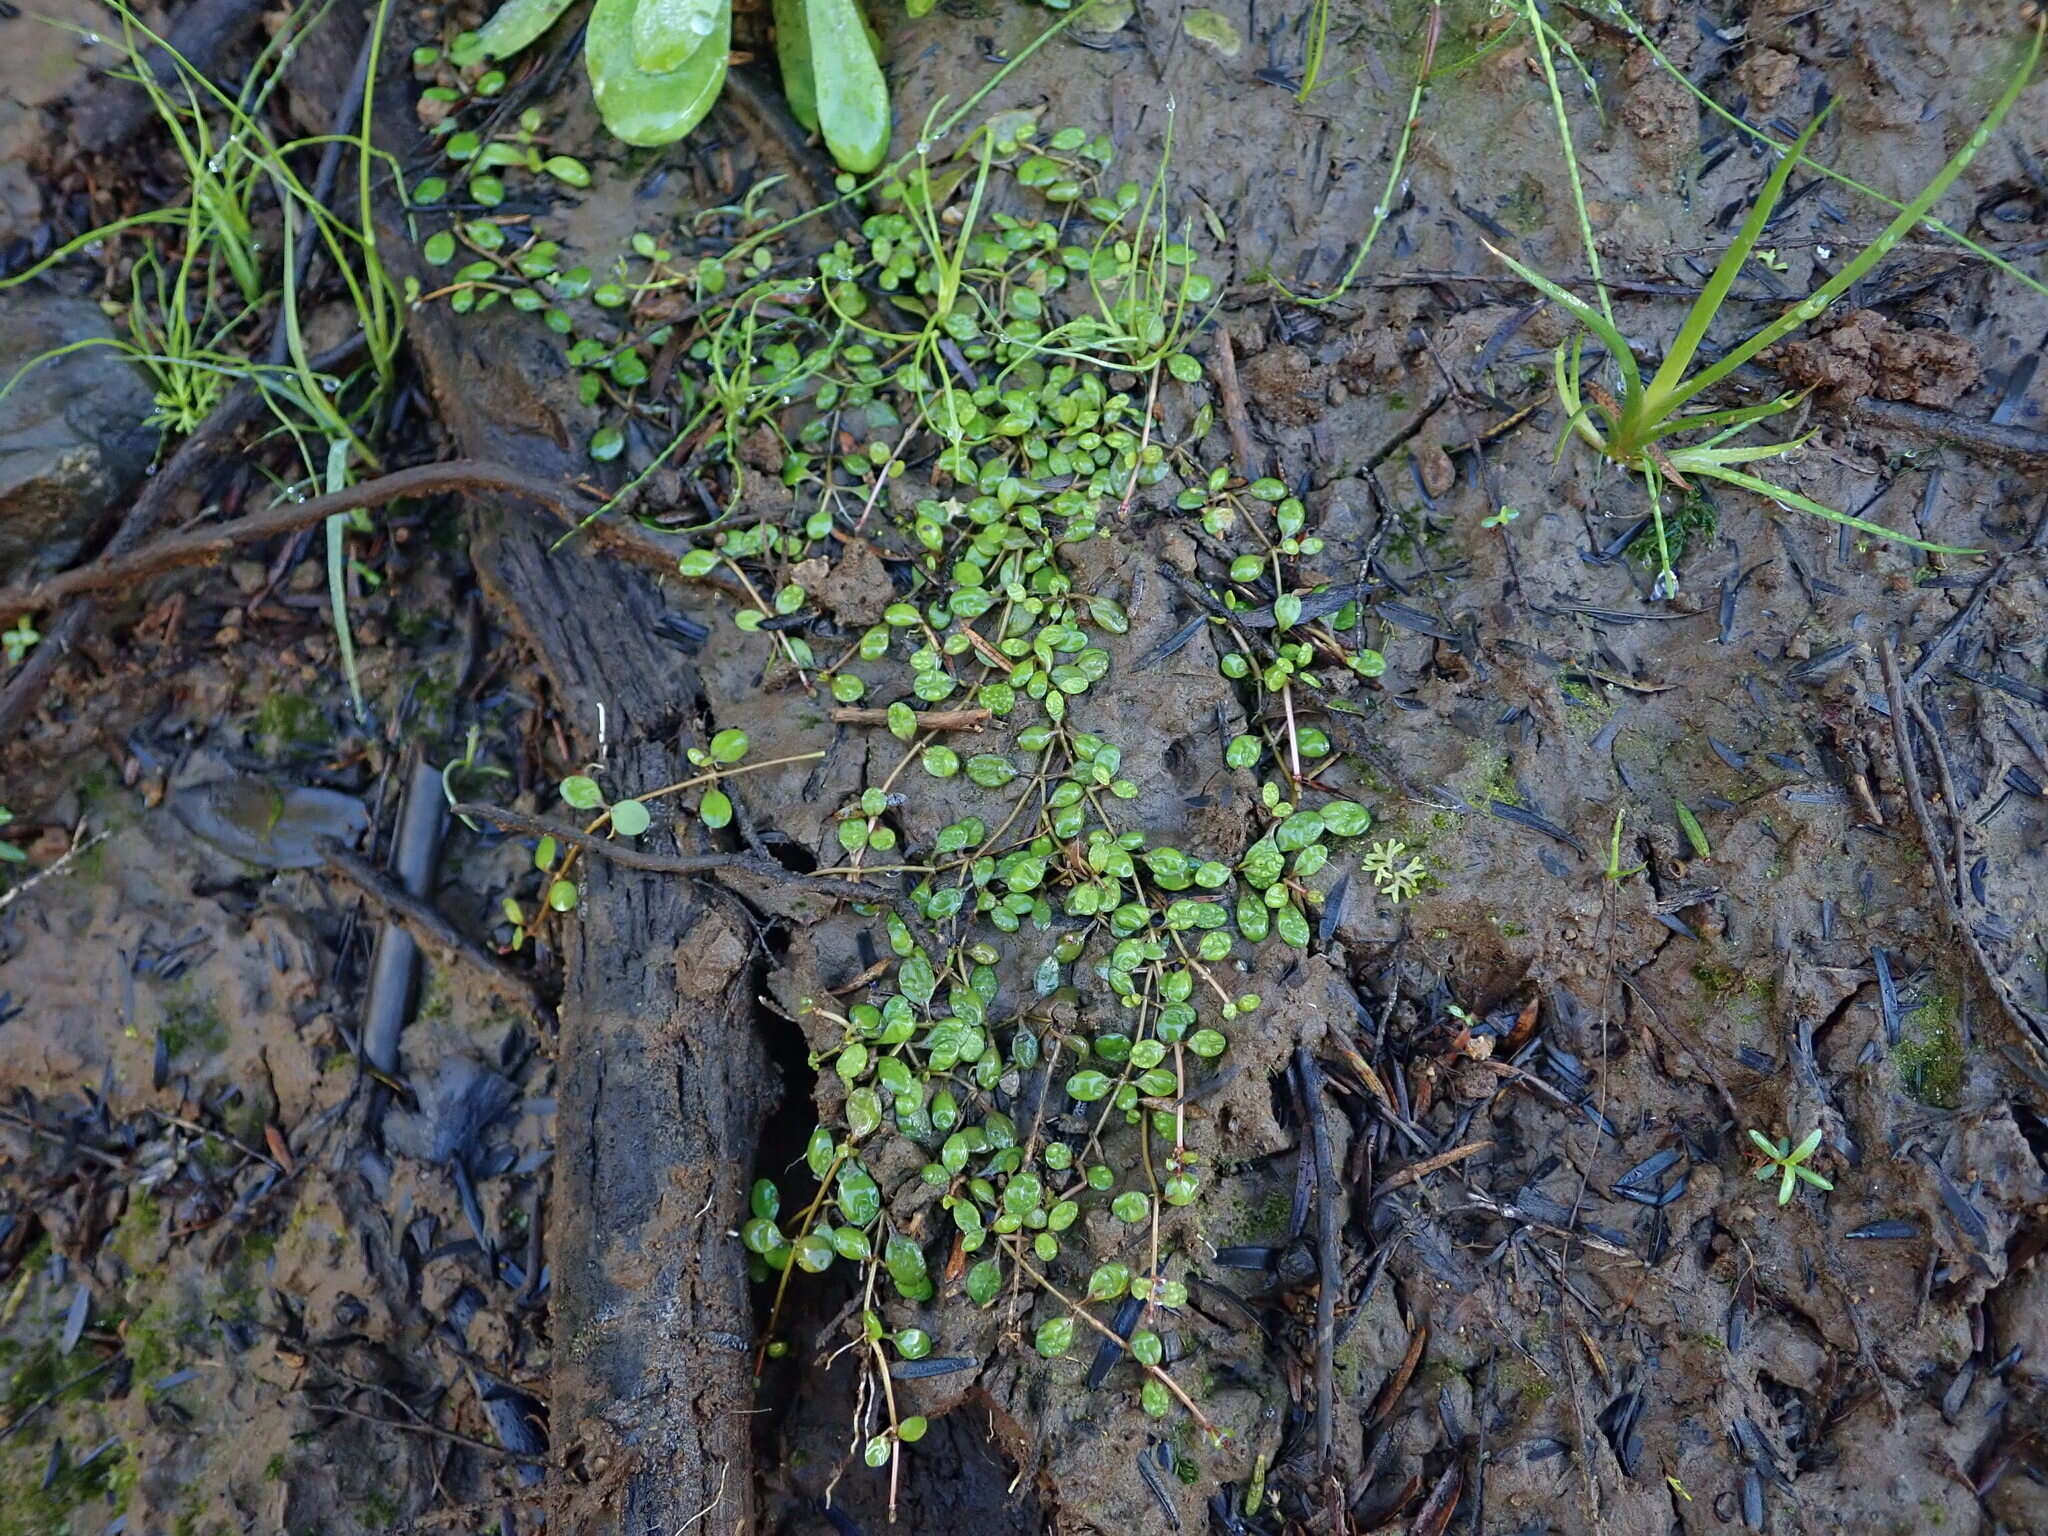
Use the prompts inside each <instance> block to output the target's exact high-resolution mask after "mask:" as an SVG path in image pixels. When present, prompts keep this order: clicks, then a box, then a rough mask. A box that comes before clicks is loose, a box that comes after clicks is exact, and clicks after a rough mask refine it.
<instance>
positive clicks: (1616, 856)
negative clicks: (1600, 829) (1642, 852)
mask: <svg viewBox="0 0 2048 1536" xmlns="http://www.w3.org/2000/svg"><path fill="white" fill-rule="evenodd" d="M1627 820H1628V812H1627V811H1626V810H1619V811H1616V812H1615V813H1614V835H1613V836H1612V837H1610V838H1608V840H1607V878H1608V879H1609V880H1611V881H1613V882H1614V883H1615V884H1616V885H1619V884H1621V882H1622V881H1624V880H1626V879H1628V878H1629V876H1631V875H1639V874H1641V873H1642V872H1643V871H1644V870H1645V869H1647V868H1649V866H1648V865H1647V864H1638V865H1636V866H1635V867H1634V868H1633V869H1623V868H1622V867H1621V829H1622V824H1623V823H1624V822H1626V821H1627Z"/></svg>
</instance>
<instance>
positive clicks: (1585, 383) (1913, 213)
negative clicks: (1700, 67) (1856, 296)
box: [1487, 0, 2042, 597]
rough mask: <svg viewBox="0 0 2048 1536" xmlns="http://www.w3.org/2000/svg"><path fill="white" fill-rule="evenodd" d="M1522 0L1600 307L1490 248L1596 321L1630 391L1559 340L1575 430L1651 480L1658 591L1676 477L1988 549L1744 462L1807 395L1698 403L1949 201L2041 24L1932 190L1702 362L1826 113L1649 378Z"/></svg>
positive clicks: (1534, 18)
mask: <svg viewBox="0 0 2048 1536" xmlns="http://www.w3.org/2000/svg"><path fill="white" fill-rule="evenodd" d="M1523 4H1524V8H1525V11H1526V13H1527V19H1528V23H1529V26H1530V29H1531V31H1532V33H1533V34H1534V36H1535V38H1536V40H1537V47H1538V52H1539V56H1540V57H1541V58H1542V60H1543V63H1544V68H1545V74H1546V79H1547V80H1548V83H1549V87H1550V91H1551V97H1552V102H1553V105H1554V106H1555V108H1556V114H1557V121H1558V131H1559V135H1560V137H1561V139H1562V141H1563V146H1564V152H1565V157H1566V162H1567V166H1568V169H1569V170H1570V173H1571V180H1572V187H1573V192H1574V197H1575V200H1576V203H1577V207H1578V214H1579V221H1580V238H1581V242H1582V244H1583V246H1584V249H1585V251H1586V255H1587V262H1588V265H1589V267H1590V268H1591V270H1592V272H1593V276H1594V281H1595V284H1596V286H1597V295H1596V296H1597V299H1598V304H1597V306H1596V305H1594V304H1589V303H1587V302H1586V301H1585V300H1583V299H1581V298H1579V297H1578V296H1577V295H1575V294H1573V293H1571V292H1569V291H1567V290H1566V289H1564V288H1563V287H1561V286H1559V285H1558V284H1557V283H1555V282H1552V281H1551V280H1550V279H1549V278H1547V277H1545V276H1544V275H1543V274H1542V273H1540V272H1537V271H1534V270H1533V269H1531V268H1529V267H1527V266H1525V265H1523V264H1522V263H1521V262H1519V261H1517V260H1515V259H1514V258H1513V257H1512V256H1509V255H1508V254H1507V253H1505V252H1504V251H1501V250H1498V249H1496V248H1494V247H1493V246H1491V245H1489V246H1488V247H1487V249H1488V250H1491V251H1493V254H1494V255H1495V256H1497V257H1499V258H1500V260H1501V261H1502V263H1503V264H1505V265H1506V266H1507V267H1509V268H1510V269H1511V270H1513V271H1514V272H1515V273H1516V274H1517V275H1518V276H1520V277H1521V278H1522V279H1523V280H1524V281H1526V282H1527V283H1529V284H1530V286H1532V287H1533V288H1535V289H1536V290H1537V291H1538V292H1539V293H1541V294H1542V295H1543V296H1544V297H1545V298H1547V299H1549V300H1551V301H1552V302H1553V303H1555V304H1557V305H1558V306H1559V307H1560V308H1561V309H1563V310H1564V311H1565V312H1566V313H1568V314H1570V315H1571V316H1572V317H1573V318H1574V319H1576V320H1577V321H1578V322H1579V323H1580V325H1581V326H1583V327H1584V328H1585V330H1587V331H1590V332H1591V333H1592V334H1593V336H1594V337H1595V338H1596V339H1597V340H1598V341H1599V342H1600V344H1601V346H1602V347H1603V348H1604V349H1605V350H1606V354H1607V358H1608V360H1609V361H1611V362H1612V363H1613V364H1614V366H1615V368H1616V370H1617V371H1618V373H1619V376H1620V395H1619V397H1618V398H1617V397H1616V395H1615V394H1614V393H1612V392H1611V391H1610V390H1609V388H1608V387H1607V386H1605V385H1603V384H1601V383H1600V382H1598V381H1597V380H1596V379H1595V378H1594V377H1593V376H1592V373H1591V371H1590V370H1589V369H1588V368H1587V367H1586V365H1585V362H1584V358H1583V352H1582V347H1583V336H1574V337H1573V338H1571V339H1570V340H1569V341H1567V342H1565V343H1564V344H1562V345H1560V346H1559V347H1558V349H1557V352H1556V354H1555V366H1554V379H1555V383H1556V389H1557V396H1558V399H1559V401H1560V402H1561V403H1562V404H1563V406H1564V408H1565V411H1566V414H1567V431H1568V432H1570V433H1575V434H1576V435H1577V436H1578V437H1579V439H1580V440H1581V441H1582V442H1584V443H1585V444H1586V445H1587V446H1588V447H1590V448H1592V449H1593V450H1594V451H1595V452H1597V453H1599V454H1600V455H1602V456H1603V457H1605V458H1606V459H1608V460H1610V461H1612V462H1613V463H1615V464H1619V465H1621V466H1622V467H1623V468H1624V469H1626V470H1628V471H1630V472H1631V473H1633V474H1636V475H1640V476H1641V477H1642V480H1643V484H1644V488H1645V489H1646V490H1647V492H1648V494H1649V500H1650V512H1651V516H1652V518H1653V519H1654V522H1655V527H1656V534H1657V587H1656V590H1657V591H1658V592H1659V593H1660V594H1661V595H1663V596H1666V597H1670V596H1675V595H1676V593H1677V591H1678V577H1677V574H1676V572H1675V571H1674V570H1673V569H1672V564H1673V561H1672V555H1671V546H1670V539H1669V534H1668V531H1667V528H1666V524H1665V518H1664V488H1665V487H1666V486H1667V485H1670V486H1675V487H1677V488H1678V489H1679V490H1681V491H1685V492H1688V493H1690V492H1691V491H1692V490H1693V489H1694V482H1695V481H1696V480H1697V479H1702V478H1704V479H1713V480H1719V481H1722V482H1724V483H1726V484H1728V485H1733V486H1736V487H1738V488H1740V489H1742V490H1745V491H1749V492H1751V493H1753V494H1755V495H1758V496H1762V497H1764V498H1766V499H1768V500H1770V501H1774V502H1777V503H1778V504H1779V505H1781V506H1786V507H1792V508H1794V509H1796V510H1798V511H1801V512H1806V513H1809V514H1811V515H1812V516H1815V517H1819V518H1824V519H1826V520H1827V521H1829V522H1833V523H1840V524H1844V525H1846V526H1848V527H1851V528H1855V529H1857V530H1859V531H1860V532H1863V533H1867V534H1870V535H1872V536H1874V537H1876V538H1880V539H1889V540H1892V541H1894V542H1896V543H1900V544H1906V545H1910V546H1911V547H1913V548H1915V549H1921V550H1927V551H1929V552H1932V553H1936V554H1954V555H1967V554H1975V553H1977V551H1975V550H1971V549H1961V548H1956V547H1954V546H1951V545H1944V544H1934V543H1930V542H1928V541H1927V540H1924V539H1917V538H1913V537H1912V536H1910V535H1908V534H1903V533H1900V532H1898V531H1896V530H1894V529H1890V528H1886V527H1884V526H1882V525H1881V524H1878V523H1873V522H1868V521H1866V520H1865V519H1863V518H1859V517H1855V516H1852V515H1851V514H1849V513H1847V512H1842V511H1839V510H1837V509H1836V508H1833V507H1829V506H1825V505H1823V504H1821V503H1820V502H1817V501H1814V500H1812V499H1811V498H1809V497H1806V496H1803V495H1801V494H1800V493H1799V492H1797V491H1794V490H1790V489H1788V488H1787V487H1785V486H1782V485H1779V484H1777V483H1776V482H1774V481H1770V480H1766V479H1763V478H1761V477H1760V476H1757V475H1755V474H1752V473H1750V472H1749V471H1748V470H1746V469H1744V468H1742V467H1741V466H1743V465H1746V464H1750V463H1754V462H1756V461H1757V460H1760V459H1769V458H1776V457H1779V456H1781V455H1783V454H1787V453H1791V452H1792V451H1793V450H1795V449H1797V448H1799V447H1800V446H1802V445H1803V444H1804V443H1805V442H1806V440H1807V438H1806V437H1799V438H1794V439H1791V440H1788V441H1783V442H1774V443H1761V444H1755V443H1753V444H1737V443H1735V442H1734V441H1733V440H1734V439H1735V438H1736V437H1737V436H1739V435H1740V434H1741V433H1742V432H1743V431H1744V430H1746V429H1747V428H1749V427H1752V426H1755V425H1756V424H1758V423H1760V422H1763V421H1766V420H1769V419H1770V418H1772V417H1774V416H1778V415H1781V414H1782V413H1784V412H1786V411H1788V410H1790V409H1791V408H1792V407H1793V406H1794V405H1796V404H1797V403H1798V402H1799V400H1800V399H1801V398H1802V397H1801V396H1798V395H1791V394H1787V395H1779V396H1777V397H1775V398H1774V399H1771V400H1767V401H1764V402H1762V403H1761V404H1757V405H1749V406H1739V407H1731V408H1722V409H1704V410H1702V409H1689V408H1688V407H1690V406H1692V404H1693V402H1694V401H1696V400H1697V399H1699V397H1700V396H1701V395H1703V394H1705V393H1706V392H1707V391H1708V390H1710V389H1712V388H1713V387H1714V386H1715V385H1717V384H1720V383H1722V382H1723V381H1724V380H1726V379H1728V378H1729V377H1731V376H1732V375H1733V374H1734V373H1735V371H1736V370H1737V369H1739V368H1741V367H1742V366H1743V365H1744V364H1745V363H1748V362H1749V361H1751V360H1752V359H1754V358H1755V357H1757V356H1758V355H1759V354H1761V353H1762V352H1764V351H1765V350H1767V349H1768V348H1770V347H1772V346H1775V345H1776V344H1777V343H1779V342H1781V341H1783V340H1785V339H1786V338H1787V337H1788V336H1790V335H1792V334H1793V333H1794V332H1795V331H1797V330H1799V329H1800V328H1801V327H1802V326H1805V325H1807V324H1809V323H1810V322H1811V321H1813V320H1815V319H1816V318H1818V317H1819V316H1820V315H1821V314H1822V313H1824V312H1825V311H1826V310H1827V308H1828V306H1829V305H1831V304H1832V303H1834V301H1835V300H1836V299H1838V298H1840V297H1841V296H1842V295H1843V294H1844V293H1846V292H1848V291H1849V289H1850V288H1851V287H1853V286H1854V285H1855V284H1856V283H1857V282H1858V281H1859V280H1861V279H1862V278H1863V277H1864V276H1865V275H1866V274H1867V273H1868V272H1869V271H1870V270H1871V268H1872V267H1874V266H1876V264H1877V263H1878V262H1879V261H1881V260H1882V259H1883V258H1884V257H1885V256H1886V255H1887V254H1888V253H1889V252H1890V251H1891V250H1892V249H1893V248H1894V247H1896V246H1897V245H1898V243H1899V242H1900V241H1901V240H1903V239H1905V238H1906V236H1907V235H1908V234H1910V233H1911V232H1912V231H1913V230H1914V228H1915V227H1916V226H1919V225H1920V224H1921V223H1922V222H1923V221H1924V220H1925V219H1926V217H1927V215H1928V212H1929V210H1931V209H1932V208H1933V206H1934V205H1935V203H1936V202H1937V201H1939V200H1940V198H1941V196H1942V194H1943V193H1945V192H1946V191H1947V190H1948V189H1949V187H1950V186H1951V185H1952V184H1953V183H1954V182H1955V180H1956V178H1957V177H1958V176H1960V175H1961V174H1962V173H1963V171H1964V169H1965V168H1966V167H1967V166H1968V165H1969V164H1970V162H1971V161H1972V160H1973V159H1975V158H1976V156H1977V154H1978V152H1979V151H1980V150H1982V149H1983V147H1984V146H1985V145H1986V144H1987V143H1989V142H1990V140H1991V136H1992V135H1993V134H1994V133H1996V132H1997V130H1998V127H1999V124H2000V123H2002V122H2003V121H2004V120H2005V115H2006V113H2007V112H2008V111H2010V110H2011V108H2012V105H2013V103H2014V102H2015V101H2017V100H2018V99H2019V94H2020V92H2021V90H2022V89H2023V88H2024V87H2025V86H2026V84H2027V81H2028V80H2029V79H2030V78H2032V75H2033V71H2034V65H2035V63H2036V62H2037V61H2038V59H2039V57H2040V52H2041V40H2042V32H2041V29H2040V27H2038V26H2037V27H2036V29H2035V32H2034V36H2033V39H2032V41H2031V44H2030V45H2029V47H2028V49H2027V54H2026V58H2025V60H2024V62H2023V63H2022V64H2021V66H2020V68H2019V70H2018V71H2017V72H2016V73H2015V74H2014V76H2013V79H2012V81H2011V83H2010V84H2009V85H2007V86H2006V88H2005V90H2004V92H2003V93H2002V94H2001V95H2000V96H1999V98H1998V100H1997V101H1996V103H1994V104H1993V106H1992V108H1991V111H1990V113H1989V114H1988V115H1987V116H1986V117H1985V119H1984V121H1983V122H1982V123H1981V124H1980V125H1979V126H1978V128H1977V130H1976V132H1974V133H1972V134H1971V135H1970V137H1969V139H1968V140H1967V141H1965V143H1964V144H1963V146H1962V148H1961V149H1959V150H1957V151H1956V153H1955V155H1954V156H1953V157H1952V158H1951V159H1950V160H1949V162H1948V163H1947V164H1946V165H1944V166H1943V167H1942V168H1941V170H1940V171H1939V172H1938V173H1937V174H1936V175H1935V176H1934V178H1933V179H1932V180H1931V181H1929V182H1928V183H1927V185H1926V186H1925V187H1923V188H1922V189H1921V191H1920V194H1919V195H1918V196H1917V197H1915V198H1914V199H1913V200H1912V201H1911V202H1909V203H1907V204H1905V205H1904V206H1903V207H1901V208H1900V210H1899V212H1898V215H1897V216H1896V217H1895V218H1894V219H1893V220H1892V221H1891V223H1890V224H1888V225H1887V226H1886V227H1885V229H1884V231H1883V232H1882V233H1881V234H1879V235H1878V237H1877V238H1876V239H1875V240H1873V241H1872V242H1871V243H1870V244H1869V245H1867V246H1865V247H1864V248H1863V249H1862V250H1861V251H1859V252H1857V254H1856V255H1855V256H1854V257H1852V258H1851V259H1850V260H1849V261H1847V262H1846V263H1844V264H1843V266H1842V268H1841V270H1840V271H1838V272H1837V273H1835V275H1834V276H1833V277H1831V278H1829V279H1828V281H1827V282H1825V283H1824V284H1822V285H1821V286H1820V287H1819V288H1817V289H1816V290H1814V292H1813V293H1812V294H1810V295H1808V296H1807V297H1806V298H1805V299H1803V300H1801V301H1800V302H1799V303H1797V304H1795V305H1793V306H1792V307H1791V308H1790V309H1788V310H1786V311H1785V312H1784V313H1783V314H1782V315H1780V316H1779V317H1778V318H1777V319H1775V320H1773V321H1771V322H1770V323H1769V324H1767V325H1765V326H1763V327H1762V328H1760V329H1759V330H1757V331H1755V332H1753V333H1752V334H1751V335H1749V336H1747V337H1745V338H1744V339H1742V340H1741V341H1738V342H1737V343H1735V344H1734V345H1733V346H1731V347H1729V348H1727V349H1726V350H1724V351H1722V352H1721V353H1720V355H1719V356H1718V357H1716V358H1715V359H1714V360H1713V361H1712V362H1710V363H1706V364H1704V365H1703V366H1700V367H1697V368H1695V366H1694V365H1695V363H1696V362H1697V361H1698V359H1699V356H1700V351H1701V348H1702V346H1703V344H1704V343H1705V341H1706V339H1707V333H1708V331H1709V330H1710V329H1711V328H1712V326H1713V324H1714V321H1715V319H1716V318H1717V317H1718V316H1719V314H1720V312H1721V308H1722V306H1723V305H1724V304H1725V303H1726V302H1727V299H1728V295H1729V292H1730V290H1731V289H1732V288H1733V287H1734V284H1735V279H1736V276H1737V274H1738V273H1739V272H1740V271H1741V269H1742V266H1743V264H1744V263H1745V262H1747V261H1748V260H1749V259H1750V256H1751V255H1752V254H1753V252H1754V251H1755V249H1756V245H1757V241H1758V239H1759V238H1760V237H1761V235H1762V234H1763V231H1764V227H1765V226H1766V224H1768V223H1769V221H1770V217H1771V214H1772V212H1773V211H1774V210H1775V209H1776V208H1777V206H1778V203H1779V201H1780V200H1781V199H1782V198H1783V196H1784V192H1785V184H1786V181H1787V180H1788V179H1789V178H1790V176H1791V174H1792V170H1793V167H1794V166H1796V165H1798V164H1800V163H1801V162H1802V160H1803V157H1804V155H1805V152H1806V147H1807V145H1808V144H1809V143H1811V142H1812V139H1813V136H1814V134H1815V132H1816V131H1817V130H1818V129H1819V127H1820V122H1821V120H1820V119H1816V120H1815V121H1814V122H1813V123H1812V124H1811V125H1809V126H1808V128H1807V130H1806V131H1805V132H1804V133H1803V134H1801V135H1800V137H1799V139H1798V141H1797V142H1796V143H1795V144H1793V145H1792V146H1791V148H1790V149H1789V150H1788V151H1786V152H1785V153H1784V154H1783V155H1782V156H1781V157H1780V159H1779V161H1778V164H1777V166H1776V167H1775V168H1774V169H1773V170H1772V172H1771V175H1770V177H1769V179H1768V180H1767V181H1766V182H1765V183H1764V187H1763V190H1762V191H1761V192H1759V193H1758V194H1757V198H1756V201H1755V203H1754V204H1753V205H1752V207H1751V208H1750V211H1749V216H1748V217H1747V218H1746V219H1744V220H1743V222H1742V227H1741V229H1740V230H1738V231H1737V232H1736V235H1735V238H1734V240H1733V241H1731V242H1730V243H1729V246H1728V249H1727V251H1726V252H1725V253H1724V254H1723V255H1722V258H1721V260H1720V263H1719V264H1718V265H1717V266H1716V267H1715V268H1714V271H1713V273H1712V275H1711V276H1709V278H1708V279H1707V283H1706V286H1705V288H1704V289H1703V290H1702V291H1701V293H1700V296H1699V297H1698V298H1697V299H1696V300H1694V302H1693V305H1692V308H1691V309H1690V310H1689V311H1687V313H1686V317H1685V320H1684V323H1683V324H1682V325H1681V326H1680V327H1679V331H1678V335H1677V337H1676V338H1675V339H1674V340H1673V342H1672V344H1671V347H1670V349H1669V350H1668V351H1667V352H1666V353H1665V354H1664V358H1663V361H1662V363H1661V364H1660V365H1659V366H1658V368H1657V369H1656V371H1655V372H1654V373H1652V374H1649V375H1648V377H1645V371H1646V370H1645V366H1644V365H1643V364H1641V363H1639V362H1638V361H1637V359H1636V356H1635V353H1634V351H1633V350H1632V348H1631V347H1630V344H1629V341H1628V339H1627V337H1625V336H1624V335H1622V333H1621V330H1620V328H1619V327H1618V326H1617V325H1616V324H1615V322H1614V311H1613V306H1612V305H1611V303H1610V302H1609V300H1608V295H1607V290H1606V286H1605V284H1604V283H1601V282H1600V265H1599V255H1598V250H1597V247H1596V245H1595V243H1594V240H1593V233H1592V227H1591V223H1590V220H1589V219H1588V217H1587V214H1586V209H1585V201H1584V197H1583V194H1582V192H1581V191H1580V183H1579V176H1578V158H1577V154H1576V152H1575V150H1574V147H1573V143H1572V138H1571V132H1570V128H1569V126H1568V125H1567V123H1566V121H1565V112H1564V99H1563V95H1562V93H1561V91H1560V90H1559V87H1558V82H1557V77H1556V74H1555V72H1554V71H1553V70H1552V69H1551V67H1550V49H1551V46H1552V42H1553V38H1554V34H1553V33H1552V32H1551V30H1550V28H1549V26H1548V24H1547V23H1546V22H1544V21H1543V20H1542V18H1541V16H1540V14H1539V13H1538V11H1537V9H1536V5H1535V0H1523ZM1824 116H1825V114H1823V117H1824ZM1698 432H1705V433H1708V434H1710V435H1708V436H1707V437H1705V438H1704V439H1701V440H1697V441H1688V442H1680V441H1679V440H1678V439H1679V438H1680V437H1682V436H1685V435H1687V434H1692V433H1698ZM1808 435H1809V436H1810V435H1811V434H1808Z"/></svg>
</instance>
